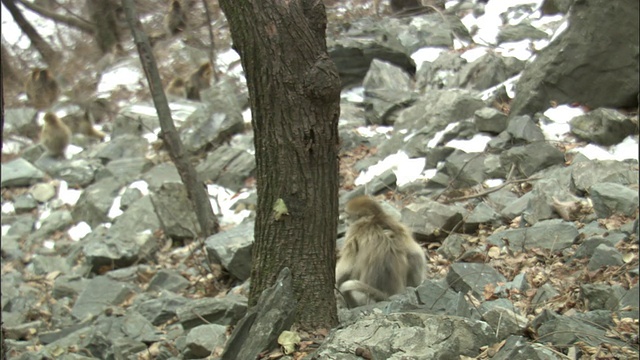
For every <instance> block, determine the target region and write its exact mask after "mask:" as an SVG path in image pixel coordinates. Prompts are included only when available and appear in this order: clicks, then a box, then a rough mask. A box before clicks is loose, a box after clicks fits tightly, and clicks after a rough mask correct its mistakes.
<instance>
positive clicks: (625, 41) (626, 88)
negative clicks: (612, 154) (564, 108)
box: [511, 0, 639, 115]
mask: <svg viewBox="0 0 640 360" xmlns="http://www.w3.org/2000/svg"><path fill="white" fill-rule="evenodd" d="M638 10H639V9H638V2H637V1H635V0H625V1H620V2H616V3H615V5H612V4H611V3H610V2H608V1H607V0H586V1H576V2H574V4H573V6H572V8H571V12H570V13H569V20H568V23H569V26H568V28H567V29H566V30H565V31H564V32H563V33H562V34H560V35H559V36H558V38H557V39H555V40H554V41H552V42H551V44H549V46H548V47H546V48H545V49H543V50H542V51H541V52H540V54H538V56H537V57H536V59H535V60H534V61H533V63H531V64H530V66H528V67H527V69H526V70H525V71H524V72H523V74H522V77H521V78H520V80H519V81H518V84H517V88H518V93H517V95H516V97H515V99H514V101H513V103H512V104H511V113H512V114H513V115H521V114H533V113H535V112H537V111H540V110H543V109H545V108H546V107H548V104H549V101H550V100H554V101H556V102H557V103H559V104H565V103H573V102H579V103H581V104H586V105H588V106H589V107H592V108H597V107H612V108H619V107H636V106H637V105H638V100H637V95H638V80H639V78H638V46H636V45H637V43H638V40H639V38H638V36H639V34H638V32H637V31H631V29H637V27H638V16H637V14H638ZM584 34H592V35H593V36H585V35H584ZM612 69H614V70H612Z"/></svg>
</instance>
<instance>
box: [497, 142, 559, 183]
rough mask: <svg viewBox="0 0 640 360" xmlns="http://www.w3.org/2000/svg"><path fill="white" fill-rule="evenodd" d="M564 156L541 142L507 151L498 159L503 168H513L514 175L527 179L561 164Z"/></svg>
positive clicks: (554, 148) (549, 145)
mask: <svg viewBox="0 0 640 360" xmlns="http://www.w3.org/2000/svg"><path fill="white" fill-rule="evenodd" d="M563 162H564V154H563V153H562V151H560V150H558V149H557V148H556V147H554V146H553V145H551V144H549V143H546V142H541V143H535V144H528V145H524V146H517V147H514V148H512V149H509V150H507V151H506V152H504V153H503V154H502V156H501V157H500V163H501V164H502V166H504V167H505V168H510V167H511V166H515V172H514V173H515V174H520V175H521V176H523V177H529V176H531V175H533V174H534V173H536V172H538V171H540V170H543V169H545V168H547V167H549V166H552V165H557V164H562V163H563Z"/></svg>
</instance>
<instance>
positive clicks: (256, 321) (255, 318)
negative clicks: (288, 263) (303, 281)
mask: <svg viewBox="0 0 640 360" xmlns="http://www.w3.org/2000/svg"><path fill="white" fill-rule="evenodd" d="M296 307H297V302H296V299H295V297H294V295H293V288H292V285H291V271H290V270H289V268H286V267H285V268H283V269H282V270H281V271H280V274H278V278H277V279H276V281H275V283H274V285H273V286H271V287H269V288H267V289H265V290H264V291H263V292H262V294H261V295H260V299H258V303H257V304H256V306H254V307H253V308H251V310H249V312H248V313H247V314H246V315H245V316H244V317H243V318H242V320H240V322H239V323H238V324H237V325H236V327H235V329H234V331H233V333H232V334H231V337H230V338H229V341H228V342H227V346H226V348H225V349H224V352H223V353H222V356H221V359H222V360H232V359H254V358H256V357H257V356H258V354H260V353H261V352H263V351H264V350H270V349H273V348H275V346H276V340H277V338H278V336H279V335H280V334H281V333H282V331H284V330H288V329H289V328H290V327H291V325H293V321H294V319H295V316H296Z"/></svg>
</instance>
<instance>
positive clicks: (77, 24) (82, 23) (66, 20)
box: [18, 0, 94, 35]
mask: <svg viewBox="0 0 640 360" xmlns="http://www.w3.org/2000/svg"><path fill="white" fill-rule="evenodd" d="M18 1H19V2H20V4H22V6H24V7H26V8H27V9H29V10H31V11H33V12H35V13H37V14H39V15H41V16H43V17H46V18H48V19H51V20H53V21H55V22H57V23H61V24H65V25H67V26H70V27H72V28H75V29H78V30H80V31H82V32H84V33H87V34H90V35H93V33H94V31H93V24H91V23H90V22H89V21H87V20H85V19H82V18H80V17H72V16H64V15H60V14H58V13H56V12H55V11H51V10H49V9H46V8H43V7H41V6H38V5H36V4H35V3H31V2H28V1H24V0H18Z"/></svg>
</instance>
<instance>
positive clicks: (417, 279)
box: [336, 196, 427, 308]
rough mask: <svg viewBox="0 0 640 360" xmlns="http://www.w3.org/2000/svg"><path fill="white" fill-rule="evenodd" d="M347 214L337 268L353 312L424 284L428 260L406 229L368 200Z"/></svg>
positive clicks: (354, 205) (360, 201)
mask: <svg viewBox="0 0 640 360" xmlns="http://www.w3.org/2000/svg"><path fill="white" fill-rule="evenodd" d="M345 212H346V213H347V215H348V217H349V221H350V225H349V228H348V229H347V234H346V239H345V243H344V247H343V248H342V250H341V251H340V258H339V259H338V262H337V264H336V284H337V287H338V289H339V291H340V292H341V293H342V295H343V296H344V298H345V300H346V302H347V305H348V306H349V307H350V308H351V307H356V306H361V305H366V304H367V303H370V302H377V301H383V300H386V299H388V298H389V296H391V295H395V294H398V293H401V292H402V291H404V289H405V288H406V287H407V286H412V287H416V286H418V285H420V284H421V283H422V281H423V280H424V277H425V274H426V271H427V259H426V257H425V254H424V251H423V250H422V248H421V247H420V245H418V243H417V242H416V241H415V240H414V239H413V237H412V236H411V232H410V231H409V229H408V228H407V227H406V226H404V225H403V224H401V223H400V222H398V221H397V220H395V219H394V218H392V217H391V216H390V215H389V214H387V213H385V212H384V210H383V209H382V207H381V206H380V204H378V203H377V202H376V201H375V200H373V199H371V198H369V197H368V196H360V197H357V198H354V199H352V200H350V201H349V202H348V203H347V205H346V208H345Z"/></svg>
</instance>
